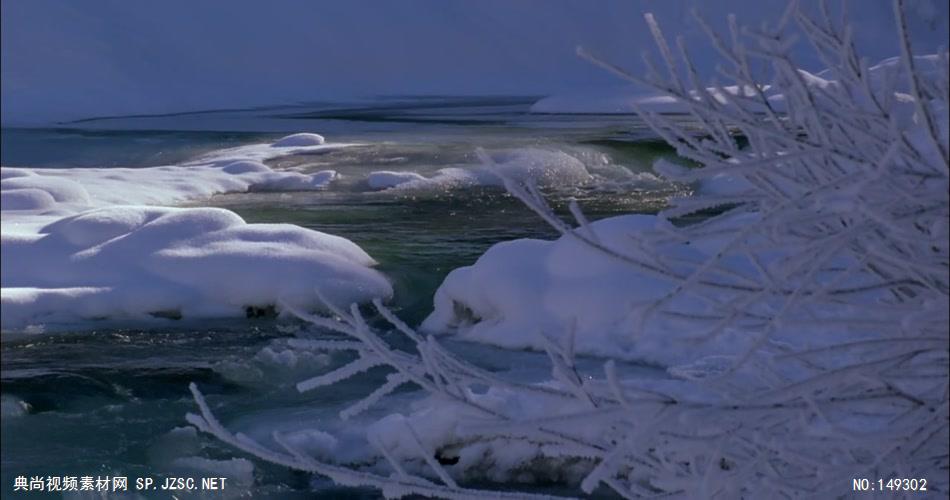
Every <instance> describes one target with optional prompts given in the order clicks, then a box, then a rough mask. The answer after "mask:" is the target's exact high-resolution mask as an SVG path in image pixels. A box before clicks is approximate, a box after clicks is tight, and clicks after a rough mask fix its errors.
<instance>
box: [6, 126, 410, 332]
mask: <svg viewBox="0 0 950 500" xmlns="http://www.w3.org/2000/svg"><path fill="white" fill-rule="evenodd" d="M332 147H339V146H338V145H325V144H323V138H322V137H320V136H318V135H316V134H297V135H294V136H290V137H288V138H285V139H282V140H281V141H278V142H277V143H275V144H274V145H270V144H265V145H251V146H244V147H241V148H232V149H230V150H226V151H219V152H216V153H214V154H212V155H209V156H206V157H204V158H202V159H199V160H197V161H196V162H193V163H191V164H187V165H181V166H164V167H153V168H140V169H132V168H107V169H13V168H3V169H2V181H0V186H2V198H0V199H2V209H3V210H2V217H3V232H2V317H3V319H2V327H3V329H4V330H19V329H24V328H26V327H28V326H29V325H33V324H37V323H49V322H54V323H55V322H69V321H75V320H77V319H96V318H116V317H134V318H147V317H150V316H152V317H163V318H180V317H189V318H191V317H224V316H243V315H245V314H254V312H255V311H257V310H259V309H260V308H267V307H269V306H275V305H278V306H279V304H280V303H287V304H292V305H294V306H296V307H302V308H313V307H314V306H315V305H316V302H317V301H316V297H315V294H314V287H316V288H318V289H319V290H320V291H321V293H322V294H323V295H324V296H325V298H327V299H328V300H331V301H334V302H335V303H338V304H341V305H345V304H349V303H351V302H363V301H366V300H368V299H371V298H374V297H388V296H390V295H391V294H392V289H391V287H390V285H389V283H388V281H387V280H386V279H385V278H384V277H383V276H382V275H381V274H380V273H378V272H376V271H374V270H372V269H370V267H371V266H372V265H374V264H375V262H374V261H373V259H372V258H370V256H369V255H367V254H366V253H365V252H363V250H362V249H360V248H359V247H358V246H357V245H355V244H354V243H352V242H350V241H349V240H346V239H344V238H340V237H337V236H333V235H329V234H325V233H321V232H318V231H313V230H309V229H303V228H300V227H296V226H292V225H287V224H247V223H245V222H244V220H242V219H241V218H240V217H239V216H238V215H236V214H234V213H233V212H230V211H227V210H223V209H217V208H169V207H163V206H160V205H170V204H175V203H180V202H183V201H187V200H196V199H203V198H207V197H209V196H211V195H213V194H217V193H225V192H243V191H249V190H314V189H323V188H325V187H326V186H327V185H328V184H329V183H330V182H332V181H333V179H334V178H335V177H336V173H335V172H333V171H323V172H318V173H316V174H310V175H306V174H301V173H297V172H278V171H274V170H272V169H271V168H269V167H268V166H266V165H264V164H263V163H260V160H263V159H267V158H273V157H277V156H281V155H285V154H289V153H300V152H309V151H316V150H321V149H326V148H332Z"/></svg>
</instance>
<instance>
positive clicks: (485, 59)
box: [0, 0, 947, 125]
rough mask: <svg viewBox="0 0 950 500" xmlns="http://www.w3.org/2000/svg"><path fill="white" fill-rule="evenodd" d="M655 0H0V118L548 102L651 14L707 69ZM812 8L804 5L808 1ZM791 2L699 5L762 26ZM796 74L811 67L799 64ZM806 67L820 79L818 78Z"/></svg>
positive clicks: (931, 27)
mask: <svg viewBox="0 0 950 500" xmlns="http://www.w3.org/2000/svg"><path fill="white" fill-rule="evenodd" d="M693 3H694V2H689V1H659V0H639V1H625V0H594V1H589V0H543V1H542V0H479V1H462V0H408V1H367V0H346V1H344V0H332V1H309V0H278V1H273V2H260V1H251V0H232V1H228V2H193V1H185V0H170V1H161V2H126V1H122V0H89V1H84V2H73V1H69V0H3V1H2V10H3V11H2V23H3V31H2V37H3V40H2V42H3V43H2V79H0V81H2V110H3V112H2V120H3V123H4V124H7V125H10V124H42V123H49V122H51V121H57V120H67V119H73V118H82V117H88V116H101V115H110V114H127V113H164V112H174V111H185V110H195V109H210V108H223V107H243V106H253V105H270V104H284V103H292V102H299V101H308V100H321V99H345V98H348V97H354V96H369V95H391V94H431V93H436V94H499V93H504V94H548V93H557V92H563V91H567V90H574V89H579V88H589V87H597V86H603V85H611V84H613V83H614V82H615V81H616V80H614V79H613V78H612V77H611V76H609V75H607V74H605V73H604V72H603V71H601V70H598V69H596V68H593V67H591V66H590V65H589V64H588V63H585V62H583V61H581V60H579V59H578V58H577V57H576V56H575V55H574V47H575V46H577V45H584V46H586V47H589V48H590V49H591V50H593V51H595V52H597V53H599V54H601V55H602V56H604V57H606V58H608V59H610V60H612V61H616V62H618V63H621V64H624V65H626V66H628V67H630V68H631V69H634V70H637V69H640V68H641V67H642V65H641V62H640V57H639V53H640V51H641V50H643V49H645V48H651V47H652V43H651V42H650V38H649V34H648V33H647V30H646V27H645V25H644V23H643V20H642V12H643V11H644V10H650V11H654V12H655V13H656V14H657V16H658V18H659V20H660V21H661V23H662V24H663V26H664V29H665V30H666V31H667V33H668V34H673V33H675V32H679V33H681V34H683V35H684V37H685V38H686V40H687V42H688V43H689V45H690V46H691V47H692V48H693V51H694V53H695V54H696V55H697V63H698V64H699V65H700V67H701V68H703V69H704V70H707V71H708V70H710V69H711V68H712V67H713V65H714V63H715V62H716V60H715V57H713V55H712V54H711V53H710V51H709V49H707V48H705V47H704V44H702V43H701V41H702V39H703V37H702V35H701V34H700V33H699V32H698V29H697V27H696V26H695V23H693V22H692V21H691V20H690V19H689V16H688V14H687V13H688V11H689V8H690V7H691V5H692V4H693ZM803 3H804V4H806V6H808V5H809V4H810V2H808V1H807V0H806V1H805V2H803ZM852 3H853V4H855V5H858V4H859V5H860V8H857V7H853V8H852V10H853V11H854V13H855V15H854V19H853V21H854V22H855V24H856V25H857V27H858V29H857V39H858V41H859V42H860V43H861V44H862V45H863V46H865V47H866V48H867V49H868V53H869V55H870V56H871V57H872V58H883V57H886V56H891V55H896V52H897V51H896V45H894V40H893V33H894V30H893V24H892V19H891V18H892V14H891V13H892V10H891V3H890V2H888V1H883V0H873V1H862V2H852ZM911 3H912V12H911V16H912V18H913V27H914V33H915V38H917V39H918V40H919V41H918V43H919V46H920V47H921V49H922V50H931V51H932V50H933V48H935V47H936V45H937V44H938V43H941V42H942V43H944V44H946V39H947V34H946V33H947V6H946V2H945V1H939V2H937V1H934V0H913V1H912V2H911ZM785 4H786V2H785V1H784V0H721V1H704V2H700V3H699V5H700V10H701V11H702V12H703V13H704V14H705V15H706V16H707V17H708V18H710V19H713V20H716V21H719V22H720V24H721V21H722V20H723V19H724V18H725V15H726V14H727V13H728V12H736V13H737V15H738V16H739V19H740V21H743V22H745V23H751V24H755V25H757V24H758V23H759V22H761V21H762V20H763V19H767V18H774V17H776V16H777V15H778V11H779V10H780V9H781V8H782V7H783V6H784V5H785ZM803 59H804V61H803V62H804V64H805V65H806V66H807V65H812V66H814V65H815V61H814V60H813V59H811V58H808V57H806V56H804V54H803ZM813 69H818V68H814V67H813Z"/></svg>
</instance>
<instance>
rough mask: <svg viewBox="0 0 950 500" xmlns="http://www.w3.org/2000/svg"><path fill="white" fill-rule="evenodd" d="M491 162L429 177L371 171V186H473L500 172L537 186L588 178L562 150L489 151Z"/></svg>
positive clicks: (497, 178)
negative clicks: (532, 181)
mask: <svg viewBox="0 0 950 500" xmlns="http://www.w3.org/2000/svg"><path fill="white" fill-rule="evenodd" d="M489 157H490V158H491V161H492V162H494V165H477V166H460V167H448V168H442V169H439V170H437V171H436V172H435V174H434V175H432V176H431V177H424V176H422V175H420V174H418V173H415V172H390V171H377V172H372V173H371V174H370V175H369V177H368V178H367V183H368V184H369V187H370V188H371V189H392V188H397V189H422V190H427V189H429V190H431V189H454V188H466V187H476V186H503V185H504V181H503V179H502V176H504V177H508V178H511V179H515V180H522V181H524V180H528V179H532V180H534V181H535V182H537V183H538V185H540V186H551V187H553V186H574V185H579V184H584V183H586V182H588V181H590V180H591V179H592V177H591V174H590V172H588V170H587V167H585V166H584V163H583V162H581V161H580V160H579V159H577V158H576V157H574V156H572V155H570V154H568V153H565V152H563V151H554V150H546V149H540V148H524V149H515V150H510V151H501V152H495V153H491V154H490V155H489Z"/></svg>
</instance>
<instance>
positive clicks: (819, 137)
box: [189, 1, 950, 498]
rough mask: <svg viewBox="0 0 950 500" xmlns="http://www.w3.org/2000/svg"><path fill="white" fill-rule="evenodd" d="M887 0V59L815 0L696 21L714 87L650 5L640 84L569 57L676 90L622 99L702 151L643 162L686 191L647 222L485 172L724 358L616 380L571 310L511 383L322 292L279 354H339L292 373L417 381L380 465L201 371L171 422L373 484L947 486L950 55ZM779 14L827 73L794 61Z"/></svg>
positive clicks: (398, 491)
mask: <svg viewBox="0 0 950 500" xmlns="http://www.w3.org/2000/svg"><path fill="white" fill-rule="evenodd" d="M895 12H896V14H897V17H896V23H897V25H898V28H899V29H898V31H899V33H900V39H899V40H896V41H895V47H898V48H899V49H900V52H901V56H899V57H898V58H895V59H891V60H887V61H884V62H883V63H881V64H878V65H876V66H870V65H869V64H868V62H867V61H865V60H864V59H862V58H861V57H860V56H859V54H858V53H857V52H856V50H855V48H854V44H853V43H852V33H851V31H850V28H849V27H848V26H847V25H846V24H844V23H842V22H836V21H835V20H832V19H831V18H830V15H829V14H828V12H827V9H825V8H822V9H819V14H818V16H817V17H816V18H813V17H809V16H808V15H806V14H804V13H802V12H801V11H800V10H798V9H797V7H796V6H794V5H791V6H790V7H789V9H787V10H786V11H785V12H784V14H783V15H782V17H781V18H780V19H779V21H778V22H777V23H776V24H775V25H774V26H765V27H763V28H762V29H760V30H757V31H755V30H744V29H741V28H740V27H738V25H737V23H736V21H735V18H733V17H730V19H729V33H728V36H721V35H720V34H718V33H716V32H715V30H713V29H712V28H711V27H710V25H708V24H707V23H705V22H703V21H702V20H700V21H701V24H702V26H703V27H704V29H705V30H706V32H707V34H708V35H709V37H710V40H711V42H710V43H711V44H712V45H713V46H714V47H715V48H716V49H717V50H718V51H719V52H720V53H721V55H722V57H723V61H724V63H725V66H724V67H721V68H719V74H720V75H722V76H725V77H727V78H729V79H730V80H731V81H730V84H729V85H718V84H713V85H711V86H706V85H703V84H701V79H700V76H699V75H698V73H697V72H696V70H695V68H694V65H693V64H692V62H691V60H690V57H689V53H688V50H687V49H686V47H685V44H683V43H682V41H681V40H677V41H676V43H675V44H671V43H669V42H668V41H667V39H666V38H665V36H664V34H663V32H662V30H661V28H660V24H659V22H658V20H656V19H655V18H654V17H653V16H652V15H647V16H645V17H646V22H647V25H648V27H649V29H650V31H651V33H652V34H653V36H654V38H655V40H656V43H657V47H658V48H659V53H660V56H661V58H662V64H663V67H664V72H663V73H662V74H661V73H660V71H659V70H657V69H656V68H657V65H656V64H654V63H653V62H652V61H648V68H650V70H649V72H648V73H647V74H646V75H645V76H637V75H635V74H633V73H631V72H628V71H626V70H624V69H622V68H620V67H618V66H615V65H612V64H610V63H607V62H604V61H601V60H599V59H597V58H596V57H594V56H591V55H590V54H587V53H586V52H583V51H581V52H580V53H581V55H582V56H584V57H586V58H588V59H590V60H592V61H593V62H595V63H596V64H598V65H600V66H602V67H605V68H607V69H608V70H610V71H612V72H614V73H616V74H618V75H620V76H622V77H623V78H626V79H629V80H632V81H636V82H638V83H645V84H647V85H650V86H652V87H653V88H655V89H656V90H658V91H660V92H662V93H665V94H667V95H670V96H672V97H674V98H675V99H677V100H678V101H679V102H680V103H682V104H683V105H684V106H685V107H686V109H687V110H688V112H689V116H690V120H688V122H683V121H682V120H679V119H677V120H675V121H674V120H673V119H671V118H669V117H666V116H663V115H660V114H656V113H652V112H649V111H647V110H641V116H642V118H643V119H644V120H645V121H646V123H647V124H648V125H649V126H650V127H652V129H653V130H654V131H655V132H656V133H657V134H658V135H660V136H661V137H662V138H664V139H665V140H666V141H667V142H669V143H670V144H671V145H672V146H673V147H675V148H676V151H677V153H678V154H679V155H680V156H681V157H683V158H685V159H689V160H691V161H693V162H696V163H698V164H699V165H700V166H699V167H698V168H696V167H684V166H680V165H677V164H675V163H673V162H668V161H666V162H659V163H658V164H656V165H655V168H656V170H657V171H658V172H659V173H661V174H663V175H665V176H667V177H669V178H671V179H673V180H677V181H681V182H686V183H691V184H693V185H694V186H696V192H695V193H694V194H693V195H692V196H690V197H684V198H679V199H674V200H671V204H670V207H669V208H667V209H666V210H664V211H662V212H660V214H658V216H657V217H656V227H655V228H654V229H652V230H645V231H640V232H637V233H636V234H632V235H631V238H629V241H628V242H627V245H626V246H618V245H616V244H615V243H613V242H609V241H607V240H606V239H605V238H603V237H602V236H603V235H601V234H599V233H598V232H597V230H596V229H595V227H594V226H596V223H594V224H591V223H590V222H589V221H588V220H587V218H586V217H585V216H584V214H583V212H582V211H581V210H580V208H579V207H578V206H577V205H576V203H571V205H570V206H569V209H570V213H571V216H572V217H573V219H574V221H573V222H574V223H576V225H575V224H573V223H569V222H566V221H564V220H563V219H562V218H561V217H560V216H559V215H558V214H557V213H556V212H555V211H554V210H553V209H552V208H551V207H550V206H549V205H548V203H547V202H546V201H545V199H544V196H543V193H542V192H541V191H540V189H539V188H538V187H537V186H536V185H535V184H533V183H532V182H531V181H530V180H524V179H514V178H507V177H505V176H504V175H503V173H501V172H500V173H499V175H501V176H502V177H503V178H504V181H505V186H506V188H507V189H508V190H509V192H510V193H511V194H512V195H514V196H516V197H517V198H518V199H520V200H521V201H522V202H523V203H524V204H525V205H527V206H528V207H529V208H531V209H532V210H533V211H534V212H536V213H537V214H538V215H539V216H540V217H541V218H542V219H543V220H544V221H546V222H547V223H548V224H550V225H551V226H552V227H554V228H555V229H557V230H558V231H559V232H560V233H561V234H562V235H564V236H563V237H564V238H569V239H571V240H572V241H575V242H577V243H579V244H580V245H582V246H583V247H585V248H587V249H591V250H593V251H594V252H596V253H597V255H598V256H599V257H601V258H603V259H605V260H606V261H610V262H612V263H614V264H617V265H620V266H625V267H627V268H630V269H633V270H634V271H635V272H637V273H639V274H640V275H642V276H646V277H650V278H653V279H657V280H662V281H663V282H664V283H667V284H668V285H669V288H668V291H666V292H664V293H663V294H661V296H659V297H658V298H657V299H656V300H651V301H649V302H643V303H635V304H633V306H632V308H631V309H632V310H631V311H629V314H630V315H631V316H633V317H635V318H636V321H634V322H631V324H632V325H634V326H633V328H632V330H633V331H631V332H629V335H630V336H631V337H632V338H634V339H636V338H637V335H647V334H649V333H650V332H653V333H656V332H660V334H662V335H669V336H675V337H676V338H677V339H678V340H680V341H682V342H684V343H685V344H686V345H689V346H692V347H699V348H701V347H702V346H704V345H707V344H709V343H712V342H715V341H717V340H719V339H721V338H722V337H724V336H729V338H730V339H735V342H736V343H735V345H734V346H732V347H733V351H732V352H731V354H729V355H715V356H705V357H697V358H696V359H694V360H693V362H691V363H688V364H683V365H678V366H672V367H670V368H669V374H670V378H669V379H660V380H658V379H639V378H635V377H631V376H629V375H624V374H623V370H622V369H621V367H620V366H619V363H618V362H617V361H615V360H606V362H605V363H604V366H603V371H602V372H596V373H595V372H590V371H584V370H581V369H579V367H578V364H577V363H576V360H575V342H576V341H577V338H576V336H575V334H576V332H575V330H574V329H573V328H567V329H566V331H564V332H543V333H539V335H540V338H539V344H540V345H541V346H543V347H544V350H545V352H546V353H547V356H548V358H549V362H550V366H551V380H550V381H548V382H545V383H537V384H529V383H524V382H523V381H518V380H510V379H508V378H506V377H505V376H503V375H499V374H495V373H491V372H488V371H487V370H484V369H482V368H480V367H478V366H475V365H473V364H471V363H469V362H467V361H466V360H465V359H463V356H460V355H457V354H454V353H452V352H450V351H449V350H447V349H446V348H445V347H444V346H443V345H442V344H441V343H440V342H439V341H438V340H437V339H436V338H434V337H431V336H425V335H422V334H421V333H419V332H417V331H415V330H414V329H413V328H411V327H410V326H409V325H406V324H405V323H403V322H402V321H400V320H399V319H398V318H397V317H396V316H395V314H393V313H392V312H391V311H389V310H388V309H387V308H386V307H385V306H383V304H382V303H381V302H379V301H376V302H375V303H374V304H375V308H376V312H377V313H378V314H379V315H380V316H381V317H382V319H383V320H385V321H386V322H387V323H388V326H387V327H385V328H386V329H390V328H391V329H392V331H393V332H397V333H399V334H401V336H402V337H401V338H400V340H399V342H396V341H394V340H392V337H386V336H384V335H382V332H380V331H379V329H375V328H373V327H371V326H370V324H369V322H368V321H367V320H366V318H364V316H363V313H362V312H361V311H360V310H359V309H358V308H356V307H355V306H354V307H352V308H350V309H349V310H342V309H336V308H334V307H333V306H332V305H331V304H329V302H328V306H329V307H330V309H331V310H332V311H333V314H334V316H333V317H322V316H314V315H311V314H309V313H307V312H304V311H299V310H296V309H293V308H292V307H286V308H285V309H287V310H288V311H290V312H292V313H293V314H295V315H296V316H298V317H300V318H301V319H303V320H304V321H307V322H309V323H311V324H313V325H315V326H317V327H320V328H324V329H328V330H331V331H334V332H337V333H339V334H341V335H343V336H344V337H346V338H347V339H346V340H336V341H316V340H307V339H298V340H295V341H294V343H293V345H294V346H295V347H297V348H299V349H312V350H321V351H343V352H347V353H350V356H352V360H351V361H350V362H348V363H347V364H345V365H344V366H342V367H340V368H337V369H335V370H333V371H330V372H329V373H326V374H322V375H319V376H317V377H314V378H311V379H309V380H306V381H303V382H301V383H300V384H298V389H299V390H301V391H305V390H311V389H314V388H317V387H322V386H327V385H333V384H336V383H338V382H340V381H342V380H344V379H347V378H349V377H352V376H355V375H358V374H360V373H363V372H365V371H367V370H370V369H373V370H387V371H388V372H389V373H388V374H387V377H386V379H385V381H384V382H382V383H381V384H380V385H379V387H378V388H376V389H375V390H374V391H372V392H371V393H370V394H368V395H367V396H366V397H365V398H364V399H363V400H361V401H359V402H357V403H356V404H354V405H352V406H350V407H349V408H346V409H344V410H342V411H341V413H340V416H341V418H344V419H346V418H353V417H355V416H357V415H359V414H360V413H361V412H364V411H365V410H367V409H369V408H370V407H372V406H373V405H374V404H376V403H378V402H379V401H380V400H381V399H382V398H385V397H387V396H388V395H390V394H391V393H393V392H394V391H395V390H397V389H398V388H400V387H403V386H406V385H413V386H415V387H417V388H419V389H421V390H422V391H423V392H424V393H425V394H426V399H424V400H423V401H422V402H421V403H420V404H421V407H422V408H423V409H422V410H418V411H416V412H414V413H410V414H409V415H406V416H404V415H391V416H390V417H387V418H385V419H383V420H381V421H379V422H377V423H376V424H374V425H373V426H372V427H371V429H370V432H369V436H368V437H367V441H368V442H369V443H371V445H372V446H373V447H374V449H376V450H377V451H378V452H379V454H380V462H379V464H377V467H387V468H388V469H389V470H390V471H391V472H392V474H391V475H390V476H384V475H380V474H378V473H377V472H372V473H371V472H366V471H361V470H355V469H348V468H346V467H341V466H337V465H332V464H327V463H323V462H320V461H317V460H315V459H313V458H310V457H307V456H305V455H304V454H302V453H301V452H299V451H298V450H296V449H294V448H293V446H291V445H288V444H287V443H286V441H285V440H282V439H281V437H280V436H279V435H275V436H274V439H273V440H274V442H275V443H276V444H277V445H278V446H280V447H282V448H283V451H279V450H278V451H275V450H273V449H271V448H268V447H265V446H264V445H262V444H260V443H256V442H253V441H250V440H249V439H248V438H246V437H243V436H241V435H233V434H231V433H230V432H229V431H227V430H226V429H225V428H224V427H223V426H222V425H221V424H220V423H218V421H217V420H216V419H215V418H214V416H213V415H212V413H211V410H210V408H209V406H208V405H207V403H206V402H205V400H204V398H203V396H201V394H200V393H198V392H197V389H195V388H193V392H194V394H195V399H196V401H197V402H198V405H199V408H200V409H201V415H192V416H190V417H189V420H190V421H191V422H192V423H193V424H195V425H196V426H198V427H199V428H200V429H202V430H204V431H206V432H208V433H211V434H213V435H215V436H216V437H218V438H219V439H221V440H222V441H224V442H226V443H228V444H231V445H233V446H235V447H237V448H239V449H241V450H243V451H245V452H247V453H250V454H252V455H255V456H257V457H260V458H261V459H263V460H267V461H270V462H274V463H279V464H283V465H286V466H288V467H292V468H296V469H300V470H306V471H311V472H315V473H318V474H322V475H325V476H328V477H330V478H331V479H333V480H334V481H337V482H338V483H340V484H348V485H349V484H354V485H367V486H373V487H377V488H380V489H381V490H382V492H383V493H384V494H385V495H387V496H402V495H407V494H419V495H428V496H439V497H451V498H469V497H471V498H475V497H479V498H496V497H502V496H503V495H505V494H507V493H501V492H498V491H494V490H492V491H476V490H471V489H466V488H464V487H463V486H460V484H462V485H464V484H465V482H464V481H466V480H468V479H472V478H475V479H485V478H486V477H487V478H489V479H496V480H512V478H515V477H518V474H521V473H524V472H525V471H535V472H538V471H546V472H548V473H551V472H552V471H554V472H556V473H558V474H560V475H559V476H557V477H558V480H562V481H566V482H568V483H569V484H572V485H576V486H577V487H578V488H579V489H580V491H581V492H583V493H586V494H591V493H593V492H595V491H597V490H598V488H605V489H609V490H612V491H614V492H615V493H617V494H619V495H620V496H622V497H625V498H640V497H654V496H664V495H672V496H680V497H686V498H739V497H745V498H761V497H769V496H780V497H805V498H823V497H836V496H844V495H848V494H850V493H851V487H852V484H851V482H850V480H851V478H865V477H867V478H891V477H904V478H922V479H926V480H927V481H928V490H929V491H930V492H936V493H937V494H943V495H945V494H947V492H948V487H950V485H948V480H947V472H948V470H950V450H948V445H947V442H948V439H950V430H948V422H950V403H948V392H950V383H948V367H950V329H948V328H950V327H948V325H950V311H948V303H950V257H948V255H950V241H948V233H950V230H948V225H950V224H948V219H950V208H948V191H950V189H948V188H950V173H948V172H950V170H948V164H947V150H948V124H947V102H948V89H950V82H948V67H950V64H948V55H947V54H946V53H941V54H938V55H934V56H915V55H914V53H913V50H912V47H911V45H910V42H909V39H908V37H907V32H906V28H905V27H906V22H905V20H904V19H903V8H902V5H901V2H899V1H897V2H895ZM793 27H797V29H798V30H800V32H801V33H803V34H804V35H805V37H806V38H807V39H808V41H809V42H810V43H811V46H812V47H813V49H814V50H815V51H816V53H817V54H818V56H819V57H820V58H821V60H823V61H824V62H825V64H827V66H828V69H827V70H826V71H824V72H822V73H820V74H818V75H814V74H810V73H808V72H805V71H803V70H802V69H800V67H799V66H798V65H797V64H796V63H795V61H794V59H793V58H792V56H791V54H792V51H791V46H792V41H793V40H792V38H793V36H792V35H790V34H789V31H790V30H791V29H792V28H793ZM480 156H481V158H482V160H483V161H485V162H486V163H490V162H491V159H490V157H489V156H488V155H486V154H481V155H480ZM684 249H688V250H689V251H686V250H684ZM674 250H676V251H674ZM644 332H646V333H644ZM387 339H389V340H387ZM397 345H398V346H400V347H397ZM423 429H426V430H430V431H431V430H432V429H439V430H438V431H431V432H423ZM479 474H481V476H479ZM895 493H902V492H895ZM906 493H907V494H909V495H913V494H914V493H912V492H906ZM519 495H520V494H519Z"/></svg>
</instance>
